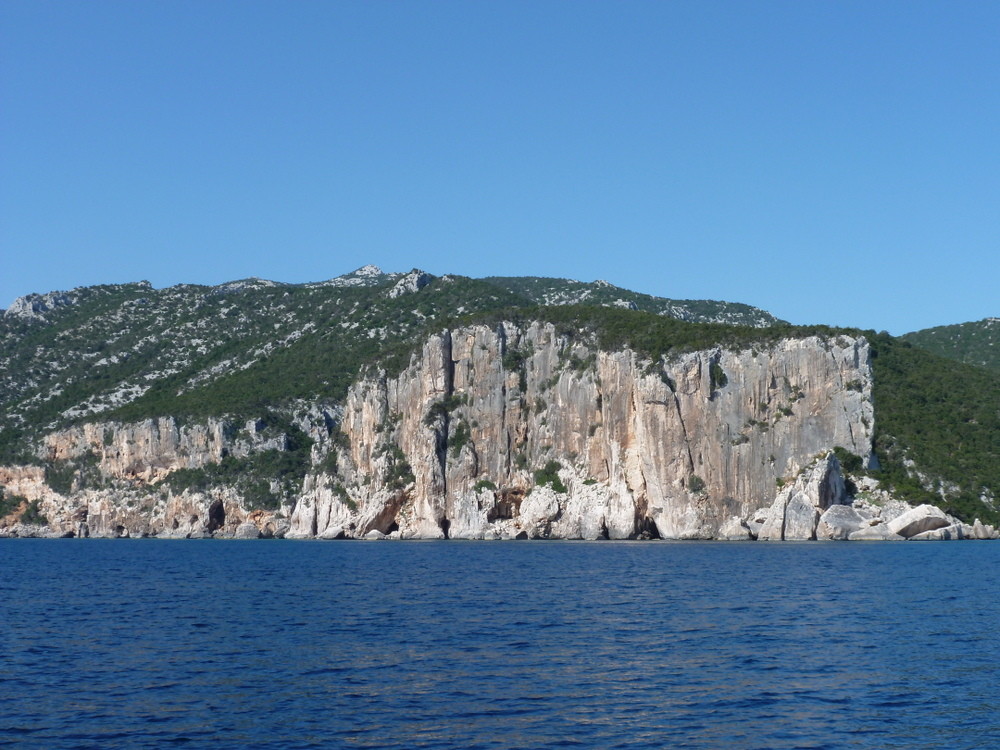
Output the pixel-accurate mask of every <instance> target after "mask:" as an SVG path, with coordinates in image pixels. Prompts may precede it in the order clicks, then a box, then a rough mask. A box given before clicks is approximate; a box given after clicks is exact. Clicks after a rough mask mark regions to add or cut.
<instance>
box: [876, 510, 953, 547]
mask: <svg viewBox="0 0 1000 750" xmlns="http://www.w3.org/2000/svg"><path fill="white" fill-rule="evenodd" d="M951 524H952V521H951V519H949V517H948V516H947V515H946V514H945V512H944V511H943V510H941V509H940V508H936V507H935V506H933V505H918V506H917V507H916V508H913V509H912V510H909V511H907V512H906V513H903V514H902V515H901V516H898V517H897V518H894V519H893V520H891V521H889V524H888V526H889V530H890V531H892V532H893V533H894V534H899V535H900V536H901V537H903V538H904V539H910V538H911V537H916V536H917V535H919V534H922V533H924V532H926V531H933V530H934V529H940V528H944V527H945V526H950V525H951Z"/></svg>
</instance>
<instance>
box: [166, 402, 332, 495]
mask: <svg viewBox="0 0 1000 750" xmlns="http://www.w3.org/2000/svg"><path fill="white" fill-rule="evenodd" d="M271 418H272V420H273V421H272V425H270V426H276V427H279V428H280V429H282V430H283V432H284V434H285V435H286V450H283V451H282V450H266V451H260V452H258V453H251V454H250V455H249V456H246V457H243V458H237V457H235V456H226V457H225V458H223V459H222V460H221V461H220V462H219V463H215V464H208V465H206V466H203V467H201V468H198V469H178V470H176V471H174V472H171V473H170V474H169V475H168V476H167V477H166V478H165V479H164V480H163V482H162V484H165V485H166V486H168V487H170V488H171V489H172V490H173V491H174V492H183V491H184V490H193V491H196V492H207V491H209V490H210V489H212V488H213V487H217V486H222V485H227V486H233V487H235V488H236V490H237V491H238V492H239V493H240V494H241V495H242V496H243V499H244V501H245V502H246V503H247V505H248V506H249V507H251V508H264V509H268V510H274V509H276V508H278V507H280V505H281V503H282V501H283V500H287V499H290V498H292V497H293V496H294V495H295V493H296V492H297V491H298V489H299V488H300V487H301V485H302V480H303V479H304V478H305V475H306V472H307V471H308V470H309V455H310V450H311V448H312V444H313V441H312V439H311V438H309V437H308V436H307V435H306V434H305V433H304V432H302V430H301V429H299V428H298V427H296V426H295V425H292V424H290V423H289V422H287V421H286V420H283V419H282V418H281V417H278V416H276V415H272V416H271Z"/></svg>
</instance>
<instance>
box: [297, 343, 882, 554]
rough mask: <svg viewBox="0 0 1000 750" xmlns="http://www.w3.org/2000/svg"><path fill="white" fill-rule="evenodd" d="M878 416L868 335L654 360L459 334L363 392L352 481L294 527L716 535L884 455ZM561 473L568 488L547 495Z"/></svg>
mask: <svg viewBox="0 0 1000 750" xmlns="http://www.w3.org/2000/svg"><path fill="white" fill-rule="evenodd" d="M873 418H874V417H873V410H872V404H871V367H870V361H869V350H868V344H867V342H866V341H865V340H864V339H855V338H850V337H846V336H840V337H836V338H835V339H833V340H830V341H825V340H821V339H819V338H815V337H813V338H806V339H789V340H785V341H781V342H779V343H777V344H774V345H772V346H767V347H758V348H750V349H746V350H743V351H726V350H718V349H716V350H709V351H699V352H693V353H689V354H685V355H682V356H679V357H677V358H675V359H671V360H668V361H666V362H657V363H650V362H648V361H644V360H642V359H641V358H640V357H638V356H637V355H636V354H635V353H633V352H630V351H618V352H600V351H596V350H595V349H594V348H592V347H589V346H586V345H583V344H580V343H571V342H569V341H567V340H566V339H564V338H561V337H560V336H558V335H557V333H556V331H555V329H554V327H553V326H551V325H545V324H532V325H530V326H528V327H526V328H524V329H521V328H518V327H516V326H513V325H511V324H503V325H501V326H498V327H497V328H496V329H491V328H488V327H485V326H471V327H468V328H462V329H458V330H454V331H445V332H443V333H442V334H439V335H436V336H433V337H431V338H430V339H429V340H428V341H427V342H426V343H425V344H424V346H423V348H422V351H421V352H420V354H419V355H418V356H416V357H414V358H413V360H411V363H410V366H409V367H407V368H406V369H405V370H404V371H403V372H402V373H401V374H400V375H399V376H397V377H385V376H384V375H383V376H380V377H374V378H368V379H365V380H363V381H361V382H360V383H358V384H357V385H356V386H355V387H354V388H352V390H351V392H350V394H349V396H348V398H347V401H346V403H345V406H344V413H343V421H342V426H341V429H342V431H343V432H344V434H345V436H346V438H347V442H348V445H349V448H347V449H345V450H344V451H343V454H344V455H343V457H342V460H341V461H340V462H339V463H340V467H341V468H340V471H339V476H338V477H336V478H331V477H316V478H314V479H313V481H312V483H311V485H310V486H309V487H308V488H307V491H306V492H305V493H304V497H303V500H302V501H301V502H300V503H299V506H298V507H297V508H296V511H295V513H294V515H293V518H292V533H293V535H299V536H306V535H312V534H320V535H322V534H323V533H324V532H328V533H332V529H334V528H336V529H337V530H339V529H341V528H349V529H350V531H351V532H352V533H355V534H357V535H362V534H364V533H365V532H367V531H370V530H372V529H377V530H379V531H382V532H386V531H392V530H394V529H397V528H398V530H399V531H400V533H401V535H403V536H413V537H423V538H428V537H429V538H437V537H443V536H450V537H454V538H483V537H486V538H493V537H508V536H514V535H518V534H527V535H528V536H552V537H562V538H596V537H599V536H609V537H611V538H628V537H633V536H636V535H638V534H641V533H643V532H644V531H646V532H655V533H656V534H658V535H659V536H662V537H667V538H713V537H715V536H717V535H718V532H719V529H720V528H721V526H722V525H723V524H724V523H725V521H726V520H727V519H729V518H731V517H732V516H740V517H747V516H749V515H750V514H751V513H752V512H753V511H754V510H755V509H757V508H760V507H763V506H768V505H770V504H772V502H773V501H774V499H775V496H776V494H777V485H778V480H779V479H783V478H785V479H794V478H795V477H796V475H797V474H798V473H799V471H800V470H802V469H803V468H805V467H806V466H807V465H808V464H810V463H811V462H812V461H813V460H814V458H815V457H816V456H817V454H820V453H824V452H826V451H828V450H829V449H831V448H832V447H834V446H842V447H844V448H846V449H847V450H849V451H851V452H852V453H856V454H858V455H861V456H863V457H867V456H868V455H869V453H870V451H871V439H872V427H873ZM552 462H555V463H554V464H553V463H552ZM401 467H403V468H408V470H409V473H407V472H405V471H403V470H402V469H401ZM553 467H557V474H558V481H559V482H560V483H561V485H562V486H561V487H559V486H556V483H551V482H546V486H544V487H539V486H536V485H537V483H538V482H537V479H538V478H537V477H536V474H535V472H536V471H539V470H542V472H543V473H542V477H541V479H542V480H543V481H545V480H546V479H547V478H548V477H549V474H546V473H545V470H546V469H547V468H548V469H553ZM400 477H402V478H403V479H404V480H406V481H401V480H400ZM333 483H336V484H338V485H339V487H338V490H337V491H336V492H335V491H334V490H333V489H332V484H333ZM563 488H565V491H562V489H563ZM349 505H354V506H355V508H356V510H352V509H351V508H350V507H349ZM352 525H353V528H350V527H351V526H352Z"/></svg>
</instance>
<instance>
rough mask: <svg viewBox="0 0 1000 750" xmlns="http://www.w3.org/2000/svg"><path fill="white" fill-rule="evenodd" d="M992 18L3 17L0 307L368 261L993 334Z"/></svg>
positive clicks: (476, 8) (498, 9)
mask: <svg viewBox="0 0 1000 750" xmlns="http://www.w3.org/2000/svg"><path fill="white" fill-rule="evenodd" d="M998 39H1000V3H997V2H988V1H986V0H984V1H982V2H966V1H958V2H952V1H950V0H949V1H948V2H936V3H924V2H912V1H910V0H907V1H906V2H877V1H875V0H863V1H862V2H846V1H841V0H838V1H837V2H823V1H820V0H817V1H814V2H800V1H798V0H795V1H793V2H742V1H739V2H736V1H733V2H705V1H703V0H698V1H697V2H694V1H692V2H611V1H608V2H581V1H574V2H562V1H560V2H544V1H541V2H540V1H538V0H532V2H510V1H505V2H468V1H466V0H462V1H461V2H342V3H338V2H328V1H324V2H307V1H302V0H299V1H297V2H291V3H290V2H277V1H275V2H251V1H249V0H239V1H238V2H237V1H235V0H233V1H228V2H227V1H221V0H220V1H218V2H204V1H203V0H195V1H192V2H189V1H185V0H161V1H152V2H132V1H131V0H130V1H129V2H103V1H101V0H97V1H95V2H75V1H74V2H48V1H46V0H26V1H25V0H6V1H5V2H3V3H2V4H0V307H5V306H7V305H9V304H10V302H11V301H13V299H14V298H15V297H17V296H19V295H22V294H26V293H29V292H36V291H37V292H41V291H48V290H53V289H68V288H71V287H74V286H83V285H89V284H97V283H111V282H125V281H136V280H140V279H147V280H149V281H151V282H152V283H153V285H154V286H157V287H162V286H169V285H172V284H176V283H180V282H196V283H205V284H216V283H220V282H223V281H227V280H231V279H236V278H243V277H247V276H260V277H264V278H270V279H276V280H279V281H291V282H302V281H315V280H320V279H326V278H330V277H333V276H337V275H340V274H342V273H345V272H347V271H350V270H352V269H354V268H356V267H357V266H360V265H363V264H365V263H376V264H378V265H380V266H382V267H383V268H384V269H386V270H409V269H410V268H412V267H419V268H423V269H425V270H427V271H430V272H432V273H437V274H442V273H458V274H465V275H469V276H485V275H493V274H503V275H540V276H565V277H569V278H577V279H581V280H593V279H598V278H602V279H607V280H608V281H611V282H612V283H615V284H618V285H620V286H624V287H628V288H631V289H635V290H637V291H642V292H647V293H650V294H656V295H660V296H665V297H674V298H711V299H725V300H732V301H739V302H747V303H750V304H754V305H758V306H760V307H763V308H765V309H767V310H769V311H771V312H773V313H774V314H776V315H778V316H779V317H782V318H785V319H787V320H790V321H792V322H795V323H818V322H822V323H829V324H833V325H850V326H859V327H862V328H874V329H877V330H882V329H885V330H889V331H890V332H892V333H896V334H900V333H904V332H906V331H910V330H915V329H919V328H924V327H928V326H932V325H941V324H946V323H957V322H962V321H966V320H975V319H979V318H983V317H986V316H991V315H1000V303H998V294H997V286H998V281H1000V43H998Z"/></svg>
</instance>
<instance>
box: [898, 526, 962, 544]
mask: <svg viewBox="0 0 1000 750" xmlns="http://www.w3.org/2000/svg"><path fill="white" fill-rule="evenodd" d="M974 536H975V532H974V531H973V529H972V527H971V526H968V525H966V524H964V523H953V524H951V525H949V526H942V527H941V528H939V529H931V530H930V531H922V532H920V533H919V534H914V535H913V536H911V537H910V538H909V540H910V541H911V542H915V541H917V542H943V541H949V540H952V539H973V538H974Z"/></svg>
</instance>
